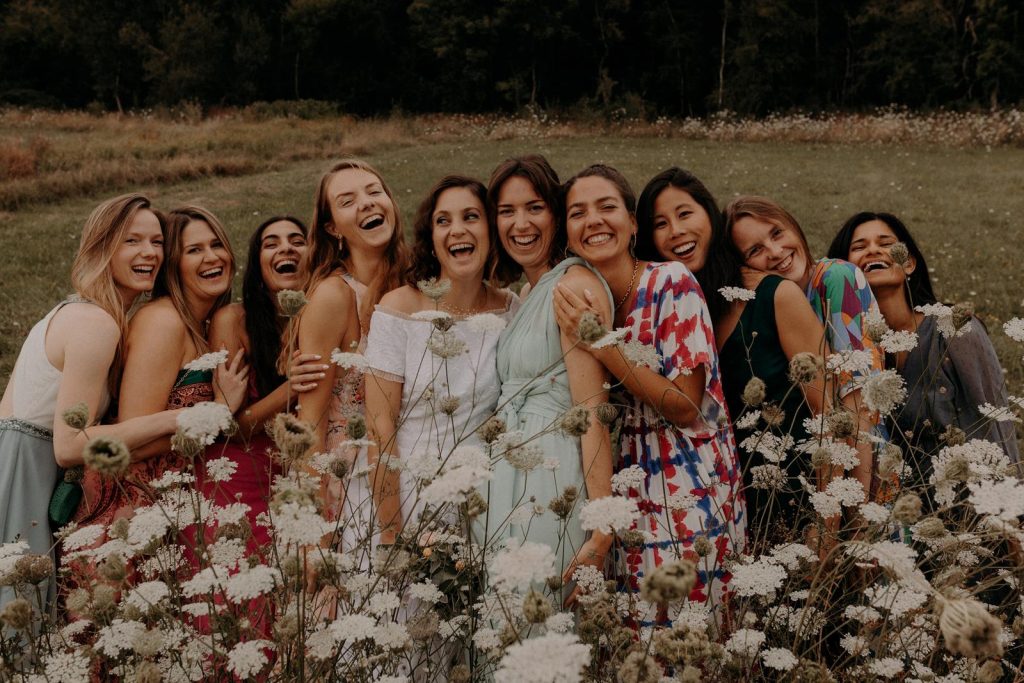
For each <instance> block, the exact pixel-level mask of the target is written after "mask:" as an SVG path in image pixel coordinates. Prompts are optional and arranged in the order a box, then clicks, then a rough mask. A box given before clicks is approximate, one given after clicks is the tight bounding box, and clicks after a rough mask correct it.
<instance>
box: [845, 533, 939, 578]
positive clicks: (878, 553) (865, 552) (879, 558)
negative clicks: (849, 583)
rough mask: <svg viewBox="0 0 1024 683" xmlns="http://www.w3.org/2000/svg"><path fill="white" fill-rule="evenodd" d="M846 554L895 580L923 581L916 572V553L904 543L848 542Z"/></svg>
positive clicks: (921, 576)
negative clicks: (875, 567) (876, 568)
mask: <svg viewBox="0 0 1024 683" xmlns="http://www.w3.org/2000/svg"><path fill="white" fill-rule="evenodd" d="M845 549H846V554H847V555H849V556H850V557H852V558H854V559H856V560H858V561H860V562H869V563H872V564H877V565H878V566H879V567H881V568H882V569H885V570H887V571H889V572H890V573H892V574H893V575H894V576H896V577H897V578H900V579H902V578H907V577H915V578H920V579H921V580H923V579H924V577H923V575H919V574H918V571H917V551H915V550H914V548H913V547H911V546H909V545H907V544H906V543H896V542H894V541H875V542H874V543H865V542H863V541H850V542H849V543H848V544H847V545H846V546H845Z"/></svg>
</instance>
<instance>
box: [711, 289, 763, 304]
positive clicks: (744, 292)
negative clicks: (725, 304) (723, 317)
mask: <svg viewBox="0 0 1024 683" xmlns="http://www.w3.org/2000/svg"><path fill="white" fill-rule="evenodd" d="M718 293H719V294H721V295H722V296H723V297H725V300H726V301H729V302H733V301H753V300H754V297H755V296H757V294H756V292H754V291H752V290H750V289H744V288H743V287H721V288H720V289H719V290H718Z"/></svg>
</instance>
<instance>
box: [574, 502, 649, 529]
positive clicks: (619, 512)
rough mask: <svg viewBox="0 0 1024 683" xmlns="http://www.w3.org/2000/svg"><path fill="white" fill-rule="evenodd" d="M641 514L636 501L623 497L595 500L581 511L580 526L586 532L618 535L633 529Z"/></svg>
mask: <svg viewBox="0 0 1024 683" xmlns="http://www.w3.org/2000/svg"><path fill="white" fill-rule="evenodd" d="M639 514H640V513H639V510H638V509H637V507H636V501H635V500H631V499H629V498H624V497H622V496H605V497H603V498H595V499H594V500H590V501H588V502H587V504H586V505H584V506H583V508H582V509H581V510H580V526H582V527H583V530H584V531H604V532H605V533H616V532H619V531H625V530H626V529H629V528H630V527H632V526H633V522H635V521H636V518H637V516H638V515H639Z"/></svg>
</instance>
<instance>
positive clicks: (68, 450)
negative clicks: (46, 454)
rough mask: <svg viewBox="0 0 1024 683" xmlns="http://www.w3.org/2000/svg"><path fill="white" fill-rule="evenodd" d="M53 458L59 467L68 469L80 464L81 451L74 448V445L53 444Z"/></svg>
mask: <svg viewBox="0 0 1024 683" xmlns="http://www.w3.org/2000/svg"><path fill="white" fill-rule="evenodd" d="M53 457H54V459H55V460H56V461H57V465H58V466H59V467H61V468H63V469H68V468H69V467H75V466H77V465H81V464H82V449H81V448H78V447H76V446H75V444H74V443H57V442H54V444H53Z"/></svg>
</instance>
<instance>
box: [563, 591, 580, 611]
mask: <svg viewBox="0 0 1024 683" xmlns="http://www.w3.org/2000/svg"><path fill="white" fill-rule="evenodd" d="M579 596H580V589H579V587H576V588H573V589H572V593H569V597H567V598H566V599H565V600H564V601H563V602H562V608H563V609H574V608H575V607H576V601H577V600H578V599H579Z"/></svg>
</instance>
